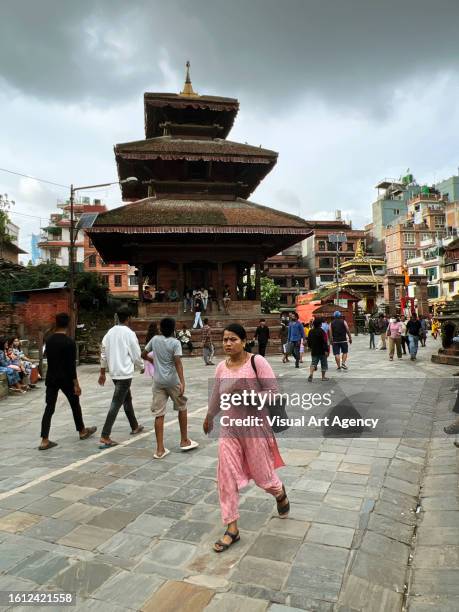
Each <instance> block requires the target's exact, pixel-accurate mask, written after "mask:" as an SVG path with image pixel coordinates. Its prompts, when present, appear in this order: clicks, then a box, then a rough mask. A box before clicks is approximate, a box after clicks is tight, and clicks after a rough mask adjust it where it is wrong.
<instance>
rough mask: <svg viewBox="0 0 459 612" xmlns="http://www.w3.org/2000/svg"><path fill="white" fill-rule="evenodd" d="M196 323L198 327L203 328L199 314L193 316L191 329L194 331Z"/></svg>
mask: <svg viewBox="0 0 459 612" xmlns="http://www.w3.org/2000/svg"><path fill="white" fill-rule="evenodd" d="M198 323H199V327H202V326H203V325H202V319H201V313H200V312H196V313H195V315H194V323H193V329H196V327H198Z"/></svg>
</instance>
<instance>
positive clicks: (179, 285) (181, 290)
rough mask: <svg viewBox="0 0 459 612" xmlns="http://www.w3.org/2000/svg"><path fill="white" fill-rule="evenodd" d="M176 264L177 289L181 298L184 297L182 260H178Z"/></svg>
mask: <svg viewBox="0 0 459 612" xmlns="http://www.w3.org/2000/svg"><path fill="white" fill-rule="evenodd" d="M177 266H178V275H177V291H178V292H179V297H180V299H181V300H183V298H184V297H185V295H184V294H185V273H184V270H183V262H181V261H180V262H179V263H178V264H177Z"/></svg>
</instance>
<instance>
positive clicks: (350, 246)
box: [347, 242, 354, 251]
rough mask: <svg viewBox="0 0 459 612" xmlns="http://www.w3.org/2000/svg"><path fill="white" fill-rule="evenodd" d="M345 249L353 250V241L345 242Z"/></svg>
mask: <svg viewBox="0 0 459 612" xmlns="http://www.w3.org/2000/svg"><path fill="white" fill-rule="evenodd" d="M347 250H348V251H353V250H354V243H353V242H348V243H347Z"/></svg>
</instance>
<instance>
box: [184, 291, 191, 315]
mask: <svg viewBox="0 0 459 612" xmlns="http://www.w3.org/2000/svg"><path fill="white" fill-rule="evenodd" d="M192 297H193V296H192V292H191V290H190V289H188V288H187V287H185V291H184V292H183V312H188V308H189V309H190V312H191V311H192V304H193V301H192Z"/></svg>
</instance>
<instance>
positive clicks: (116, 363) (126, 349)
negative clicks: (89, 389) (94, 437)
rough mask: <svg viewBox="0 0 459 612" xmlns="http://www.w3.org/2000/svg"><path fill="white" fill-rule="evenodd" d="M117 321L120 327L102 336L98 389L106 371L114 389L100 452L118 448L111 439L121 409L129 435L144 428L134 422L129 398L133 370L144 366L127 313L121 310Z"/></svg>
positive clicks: (103, 381) (134, 417)
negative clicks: (114, 447) (126, 421)
mask: <svg viewBox="0 0 459 612" xmlns="http://www.w3.org/2000/svg"><path fill="white" fill-rule="evenodd" d="M118 321H119V325H114V326H113V327H112V328H111V329H110V330H109V331H108V332H107V333H106V334H105V336H104V338H103V340H102V347H101V356H100V375H99V385H101V386H102V387H103V386H104V385H105V372H106V370H107V369H108V372H109V374H110V376H111V377H112V381H113V384H114V385H115V391H114V393H113V398H112V402H111V404H110V408H109V411H108V414H107V418H106V419H105V424H104V427H103V429H102V435H101V437H100V445H99V448H101V449H105V448H110V447H111V446H116V445H117V444H118V442H115V441H114V440H112V439H111V437H110V436H111V433H112V428H113V425H114V423H115V421H116V417H117V416H118V412H119V410H120V408H121V406H123V408H124V412H125V413H126V417H127V419H128V421H129V425H130V426H131V435H135V434H139V433H140V432H141V431H143V429H144V428H143V425H139V423H138V422H137V419H136V416H135V413H134V407H133V405H132V396H131V382H132V377H133V375H134V369H135V366H136V365H138V366H139V368H140V369H143V365H144V364H143V361H142V359H141V357H140V354H141V351H140V346H139V341H138V340H137V336H136V335H135V333H134V332H133V331H132V329H130V327H129V325H130V323H131V313H130V312H129V310H127V309H126V308H122V309H120V310H119V311H118Z"/></svg>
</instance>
